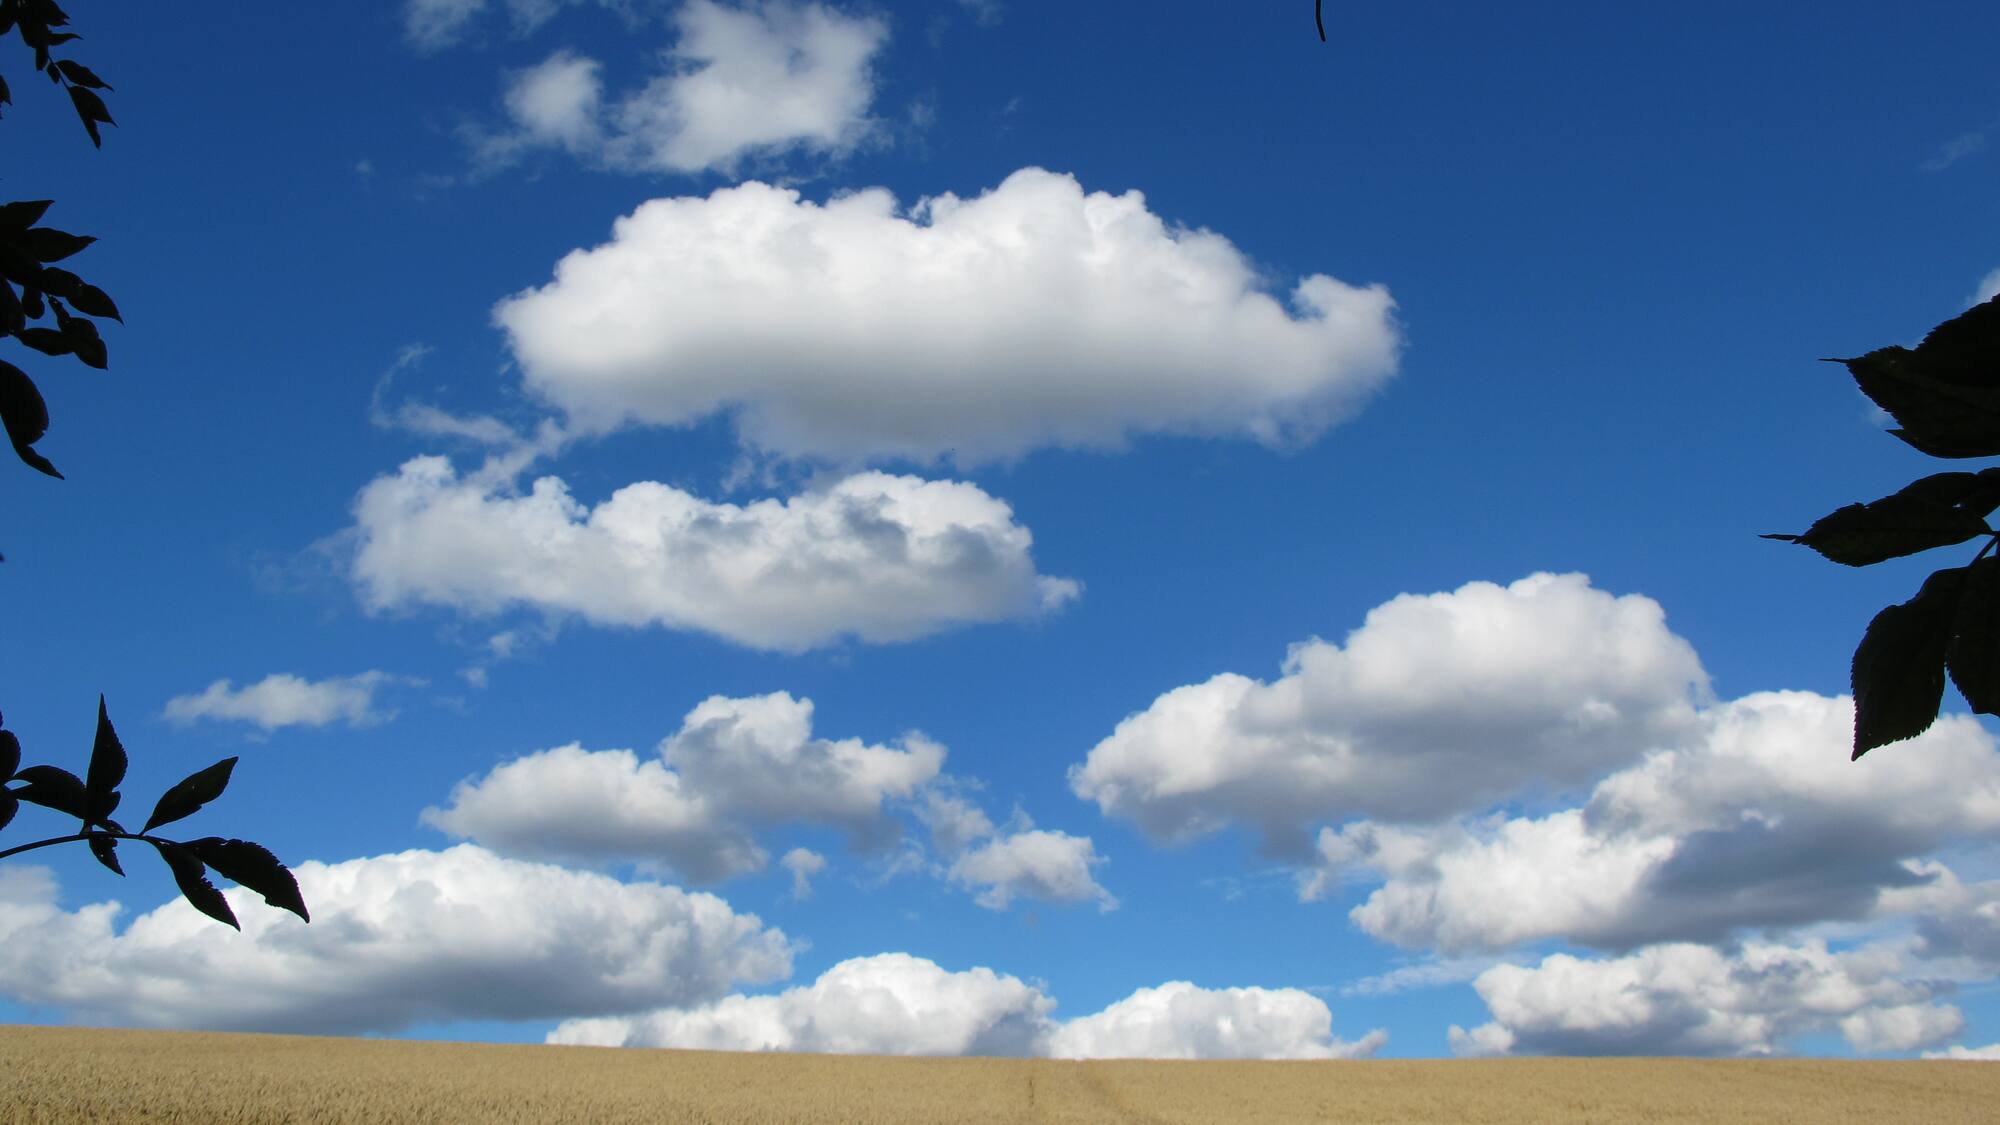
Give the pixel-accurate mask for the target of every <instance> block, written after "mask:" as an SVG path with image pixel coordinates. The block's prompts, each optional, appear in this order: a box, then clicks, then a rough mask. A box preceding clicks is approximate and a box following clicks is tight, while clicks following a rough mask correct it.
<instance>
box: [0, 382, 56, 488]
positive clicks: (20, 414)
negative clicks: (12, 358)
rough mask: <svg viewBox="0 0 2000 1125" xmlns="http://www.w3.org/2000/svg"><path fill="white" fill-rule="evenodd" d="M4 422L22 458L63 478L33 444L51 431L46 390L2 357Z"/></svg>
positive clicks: (1, 415) (0, 399)
mask: <svg viewBox="0 0 2000 1125" xmlns="http://www.w3.org/2000/svg"><path fill="white" fill-rule="evenodd" d="M0 423H4V424H5V426H6V429H7V440H8V441H9V442H11V443H12V444H13V446H14V452H15V454H16V455H17V456H19V457H20V458H21V460H23V461H25V462H27V463H28V464H29V465H31V466H33V467H34V468H37V469H40V470H41V471H42V472H45V473H47V474H48V475H50V476H52V477H55V478H57V479H61V478H62V474H61V473H59V472H57V471H56V467H55V466H54V465H51V464H49V459H48V458H46V457H44V456H42V455H41V454H39V453H37V452H35V450H34V448H33V446H34V444H35V443H36V442H38V441H40V440H42V435H43V434H46V433H48V432H49V407H48V404H47V403H45V402H43V401H42V392H41V391H40V390H38V389H37V388H36V387H35V381H34V380H33V379H30V378H28V375H27V373H26V372H24V371H22V370H21V369H20V368H18V367H16V366H14V365H13V364H11V363H8V362H7V361H5V360H0Z"/></svg>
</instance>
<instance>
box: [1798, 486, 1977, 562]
mask: <svg viewBox="0 0 2000 1125" xmlns="http://www.w3.org/2000/svg"><path fill="white" fill-rule="evenodd" d="M1980 483H1981V482H1980V475H1979V474H1977V473H1939V474H1938V475H1937V476H1934V477H1925V478H1924V479H1923V480H1920V481H1917V482H1916V483H1914V484H1912V485H1910V486H1909V487H1908V488H1905V489H1903V490H1902V491H1901V492H1898V493H1896V494H1894V495H1892V496H1884V497H1883V498H1882V499H1880V500H1876V501H1873V502H1871V503H1867V504H1849V505H1847V506H1846V507H1844V508H1840V509H1838V510H1836V511H1835V512H1833V513H1832V514H1831V515H1828V516H1826V517H1824V518H1822V519H1820V520H1819V521H1817V522H1815V523H1814V524H1813V525H1812V526H1811V527H1810V528H1807V529H1806V533H1805V534H1804V535H1765V536H1763V537H1762V538H1765V539H1782V540H1785V541H1787V542H1791V543H1799V544H1802V545H1804V546H1807V547H1811V548H1812V549H1813V550H1815V551H1818V552H1819V553H1820V554H1822V555H1824V556H1826V557H1827V558H1829V559H1831V560H1833V561H1834V562H1837V563H1843V564H1845V565H1847V566H1868V565H1871V564H1873V563H1878V562H1881V561H1883V560H1884V559H1894V558H1901V557H1902V556H1904V555H1914V554H1916V553H1917V552H1919V551H1928V550H1930V549H1931V548H1933V547H1948V546H1950V545H1951V544H1953V543H1963V542H1965V541H1966V540H1967V539H1971V538H1972V537H1974V536H1976V535H1991V534H1992V533H1993V529H1992V528H1990V527H1988V526H1986V520H1985V519H1984V518H1983V514H1982V513H1975V512H1972V511H1968V510H1966V509H1965V508H1961V507H1957V506H1956V504H1955V499H1954V498H1956V497H1957V496H1959V495H1962V494H1966V493H1970V492H1972V491H1973V490H1974V489H1975V488H1976V487H1977V486H1978V485H1979V484H1980ZM1991 507H1992V506H1991V505H1988V506H1987V510H1989V511H1990V510H1991Z"/></svg>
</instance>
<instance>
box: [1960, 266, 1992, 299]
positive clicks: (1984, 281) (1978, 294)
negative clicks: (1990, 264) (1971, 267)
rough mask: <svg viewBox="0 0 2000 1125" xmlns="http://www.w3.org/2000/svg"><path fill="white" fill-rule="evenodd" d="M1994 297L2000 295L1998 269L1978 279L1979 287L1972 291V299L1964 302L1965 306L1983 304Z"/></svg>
mask: <svg viewBox="0 0 2000 1125" xmlns="http://www.w3.org/2000/svg"><path fill="white" fill-rule="evenodd" d="M1995 297H2000V269H1996V270H1994V271H1993V272H1992V273H1989V274H1987V275H1986V276H1985V277H1982V278H1980V279H1979V288H1977V289H1975V290H1973V291H1972V300H1970V301H1967V302H1966V303H1965V305H1966V307H1967V308H1971V307H1972V306H1973V305H1983V304H1985V303H1986V302H1988V301H1990V300H1992V299H1993V298H1995Z"/></svg>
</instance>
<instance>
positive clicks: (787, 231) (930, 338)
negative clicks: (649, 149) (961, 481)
mask: <svg viewBox="0 0 2000 1125" xmlns="http://www.w3.org/2000/svg"><path fill="white" fill-rule="evenodd" d="M1391 308H1392V302H1391V301H1390V299H1389V296H1388V294H1387V293H1386V292H1384V291H1383V290H1382V289H1381V288H1380V287H1373V288H1366V289H1360V288H1354V287H1352V286H1348V285H1345V284H1343V283H1341V282H1339V281H1336V280H1334V279H1333V278H1331V277H1327V276H1325V275H1321V274H1315V275H1312V276H1310V277H1307V278H1305V279H1304V280H1303V281H1301V282H1299V283H1298V285H1297V286H1296V287H1295V288H1294V289H1293V291H1292V293H1291V297H1290V302H1289V308H1288V307H1287V306H1286V304H1283V303H1281V302H1280V301H1278V300H1276V299H1274V298H1273V297H1272V296H1270V295H1269V294H1268V293H1266V292H1265V291H1264V286H1263V282H1262V279H1261V278H1260V277H1259V275H1258V273H1257V271H1256V270H1255V268H1254V267H1253V266H1252V265H1251V264H1250V263H1249V262H1248V261H1246V260H1245V258H1244V257H1243V255H1242V254H1241V253H1240V252H1238V251H1237V249H1236V248H1235V247H1234V246H1233V245H1231V244H1230V242H1229V241H1228V240H1227V239H1225V238H1223V237H1222V236H1221V235H1218V234H1214V233H1212V232H1209V231H1201V230H1195V231H1189V230H1183V229H1177V228H1173V227H1170V226H1168V225H1167V224H1166V223H1165V222H1163V221H1162V220H1161V219H1160V218H1159V217H1158V216H1156V215H1154V214H1153V213H1152V212H1151V211H1149V210H1147V208H1146V203H1145V199H1144V198H1143V197H1142V196H1141V195H1140V194H1139V193H1138V192H1136V191H1134V192H1127V193H1125V194H1123V195H1115V196H1114V195H1110V194H1106V193H1103V192H1093V193H1088V194H1087V193H1085V192H1084V190H1083V189H1082V187H1081V186H1079V185H1078V183H1077V182H1076V181H1075V180H1074V179H1072V178H1071V177H1069V176H1064V175H1057V174H1054V173H1051V172H1046V171H1043V170H1041V169H1039V168H1027V169H1023V170H1021V171H1019V172H1016V173H1014V174H1013V175H1011V176H1009V177H1008V178H1007V179H1006V181H1005V182H1003V183H1002V184H1001V185H1000V186H999V187H997V188H995V189H993V190H991V191H988V192H986V193H984V194H982V195H980V196H978V197H976V198H973V199H960V198H958V197H956V196H953V195H949V194H946V195H940V196H935V197H932V198H929V199H925V200H922V201H920V202H919V203H918V204H917V205H916V206H915V207H914V208H911V209H910V210H909V211H908V212H904V211H902V210H901V209H899V207H898V205H897V203H896V200H895V199H894V198H893V197H892V196H890V194H889V193H888V192H887V191H885V190H882V189H869V190H866V191H861V192H857V193H854V194H851V195H847V196H843V197H840V198H836V199H834V200H831V201H829V202H828V203H826V204H824V205H820V204H815V203H811V202H807V201H804V200H801V199H800V197H799V195H798V193H797V192H794V191H789V190H785V189H782V188H777V187H773V186H770V185H767V184H763V183H757V182H751V183H746V184H742V185H740V186H736V187H732V188H726V189H723V190H719V191H717V192H715V193H714V194H712V195H710V196H709V197H707V198H706V199H703V198H694V197H688V198H668V199H656V200H653V201H651V202H649V203H646V204H643V205H642V206H640V207H639V209H638V210H636V211H634V212H633V213H632V214H631V215H629V216H627V217H625V218H623V219H620V220H619V221H618V223H617V224H616V225H615V227H614V229H613V235H612V241H611V242H609V243H607V244H606V245H603V246H599V247H597V248H595V249H592V250H584V251H578V252H575V253H572V254H570V255H569V256H568V257H566V258H564V259H563V260H562V261H561V262H560V263H559V264H558V266H557V269H556V277H555V280H554V281H553V282H551V283H550V284H548V285H546V286H543V287H542V288H540V289H535V290H530V291H527V292H524V293H521V294H518V295H516V296H514V297H512V298H509V299H508V300H505V301H503V302H501V303H500V305H499V306H498V307H497V308H496V309H495V313H494V315H495V318H496V320H497V321H498V322H499V324H500V325H501V326H502V327H503V328H504V329H505V330H506V332H507V335H508V338H509V340H510V342H511V344H512V347H513V350H514V353H515V355H516V357H517V358H518V359H519V361H520V363H521V366H522V369H523V373H524V376H525V379H526V382H527V384H528V386H529V387H530V388H531V389H533V390H534V391H535V392H537V393H539V394H540V395H542V396H543V397H544V398H546V399H547V400H548V401H549V402H551V403H553V404H554V405H556V406H557V407H559V408H561V409H562V410H564V411H565V412H567V414H568V415H569V418H570V421H571V423H572V424H573V425H574V426H577V427H578V428H579V429H580V430H583V431H589V430H602V429H610V428H614V427H616V426H619V425H622V424H626V423H631V422H638V423H652V424H661V425H678V424H683V423H687V422H691V421H693V420H696V419H699V418H703V417H706V416H709V415H712V414H715V413H718V412H723V411H732V412H733V415H734V420H735V423H736V426H737V430H738V433H739V434H740V436H741V437H742V439H743V440H744V442H745V443H746V444H748V445H750V446H752V447H755V448H757V449H761V450H764V451H768V452H771V453H774V454H779V455H786V456H795V457H826V458H833V459H837V460H842V461H849V460H853V459H860V458H870V457H895V456H907V457H912V458H917V459H931V458H935V457H939V456H943V455H947V454H951V455H955V456H956V458H957V459H958V461H959V462H960V463H971V462H977V461H982V460H992V459H1004V458H1009V457H1013V456H1016V455H1019V454H1021V453H1023V452H1025V451H1027V450H1028V449H1031V448H1034V447H1037V446H1043V445H1065V446H1095V447H1111V446H1116V445H1118V444H1120V443H1121V442H1122V441H1123V440H1125V438H1126V437H1127V435H1129V434H1133V433H1146V432H1175V433H1207V434H1243V435H1248V436H1250V437H1253V438H1255V439H1256V440H1259V441H1262V442H1265V443H1267V444H1273V445H1279V444H1285V443H1291V442H1298V441H1303V440H1307V439H1310V438H1312V437H1313V436H1315V435H1317V434H1318V433H1319V432H1320V431H1322V430H1323V429H1324V428H1325V427H1326V426H1328V425H1329V424H1331V423H1332V422H1334V421H1337V420H1338V419H1339V418H1341V417H1343V416H1344V415H1346V414H1348V413H1351V412H1352V411H1353V410H1354V409H1355V408H1356V407H1357V405H1358V404H1359V402H1360V401H1361V400H1362V399H1363V398H1364V397H1365V396H1366V395H1367V394H1368V393H1369V392H1370V391H1372V390H1373V389H1374V388H1375V387H1376V386H1378V385H1379V384H1380V383H1381V382H1382V381H1383V380H1384V379H1385V378H1387V377H1388V376H1389V374H1390V373H1391V372H1392V371H1393V370H1394V368H1395V364H1396V355H1397V349H1398V336H1397V331H1396V328H1395V326H1394V324H1393V322H1392V319H1391V312H1390V310H1391Z"/></svg>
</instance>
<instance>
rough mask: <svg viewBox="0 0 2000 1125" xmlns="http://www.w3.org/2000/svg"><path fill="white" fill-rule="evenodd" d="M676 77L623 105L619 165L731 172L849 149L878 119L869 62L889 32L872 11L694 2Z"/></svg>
mask: <svg viewBox="0 0 2000 1125" xmlns="http://www.w3.org/2000/svg"><path fill="white" fill-rule="evenodd" d="M677 22H678V23H679V27H680V40H679V42H678V43H677V44H676V45H675V46H674V48H673V50H672V51H670V52H668V55H667V61H668V65H669V66H670V67H671V68H672V73H670V74H667V75H663V76H661V77H659V78H655V79H653V81H651V82H650V83H648V84H647V85H646V87H645V89H643V90H640V91H639V92H638V93H637V94H634V95H633V96H632V97H631V98H629V99H627V100H626V101H625V102H624V104H623V105H621V106H620V107H619V109H618V113H617V120H618V127H619V135H618V137H617V138H616V139H615V140H613V141H612V142H611V143H610V145H609V146H608V148H607V151H606V155H607V157H608V158H609V159H610V160H611V161H612V162H613V163H615V164H621V165H626V166H631V167H639V168H650V169H655V170H659V171H668V172H693V171H699V170H701V169H704V168H725V169H726V168H729V167H731V166H732V165H734V164H735V162H736V161H737V160H738V159H739V158H741V157H742V156H744V155H745V154H748V153H754V152H769V151H774V150H783V149H786V148H790V147H801V148H805V149H808V150H812V151H818V152H829V153H840V152H844V151H847V150H848V149H851V148H852V147H853V146H854V145H855V144H856V143H857V142H858V141H859V140H860V139H861V137H862V136H863V135H865V134H866V133H867V131H868V130H869V128H870V127H871V124H872V123H871V122H870V121H869V118H868V106H869V103H870V102H871V101H872V100H873V99H874V96H875V87H874V77H873V75H872V74H871V73H870V71H869V64H870V63H871V62H872V60H873V59H874V57H875V54H876V52H878V51H879V50H881V48H882V45H883V43H885V42H887V40H888V38H889V26H888V24H886V23H884V22H883V21H881V20H879V19H875V18H872V17H854V16H845V15H842V14H840V13H839V12H837V11H834V10H833V9H831V8H828V7H826V6H825V5H822V4H793V3H787V2H783V0H770V2H765V3H756V2H753V3H749V4H746V5H745V6H743V7H740V8H738V7H729V6H724V5H721V4H715V3H711V2H710V0H689V2H688V3H687V5H686V6H685V7H683V8H682V9H681V11H680V15H679V17H678V21H677Z"/></svg>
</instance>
